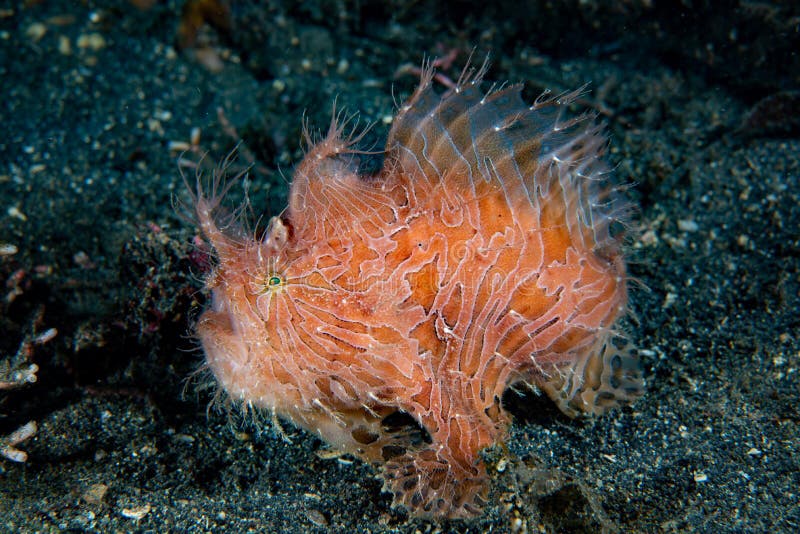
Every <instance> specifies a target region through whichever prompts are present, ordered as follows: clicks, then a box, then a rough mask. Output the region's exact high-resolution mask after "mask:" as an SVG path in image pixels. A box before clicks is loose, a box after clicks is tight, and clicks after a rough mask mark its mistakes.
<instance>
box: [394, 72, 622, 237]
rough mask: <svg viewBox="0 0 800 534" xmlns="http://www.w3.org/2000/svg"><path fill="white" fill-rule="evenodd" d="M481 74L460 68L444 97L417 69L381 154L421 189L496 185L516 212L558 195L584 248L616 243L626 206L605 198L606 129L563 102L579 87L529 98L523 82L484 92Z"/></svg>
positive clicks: (565, 216)
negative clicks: (614, 232)
mask: <svg viewBox="0 0 800 534" xmlns="http://www.w3.org/2000/svg"><path fill="white" fill-rule="evenodd" d="M484 71H485V66H484V67H483V68H481V69H479V70H478V71H477V72H475V71H474V69H473V70H466V71H465V74H463V75H462V77H461V79H460V80H459V82H458V84H457V85H456V87H455V88H453V89H451V90H448V91H446V92H445V93H444V94H442V95H441V96H440V95H438V94H437V93H436V92H435V91H434V88H433V82H432V78H433V71H432V70H431V69H430V68H427V69H423V74H422V77H421V80H420V85H419V87H418V88H417V89H416V91H415V92H414V93H413V94H412V96H411V97H410V98H409V99H408V101H407V102H406V103H405V104H404V105H403V106H402V107H401V108H400V110H399V111H398V113H397V116H396V118H395V120H394V124H393V126H392V129H391V131H390V133H389V138H388V141H387V144H386V148H387V160H388V161H394V162H395V164H397V165H399V166H400V167H401V168H402V169H403V170H404V171H405V172H407V173H411V174H414V175H415V178H414V179H415V181H416V186H417V187H425V186H426V185H427V186H428V187H429V188H430V189H433V188H434V187H436V185H437V184H441V183H442V182H447V185H450V186H453V187H455V188H456V190H458V191H464V192H466V191H469V190H472V191H475V192H476V193H478V191H476V189H477V190H479V191H483V192H485V191H486V190H487V187H488V188H489V189H493V190H502V191H503V193H504V194H505V196H506V199H507V202H508V205H509V207H510V208H511V209H512V212H515V213H519V211H518V210H520V209H530V207H531V206H532V207H533V208H534V209H535V210H536V211H537V212H538V211H540V210H539V208H540V202H542V201H544V200H547V199H551V198H554V197H560V198H561V199H562V200H563V208H562V209H563V210H564V211H563V213H562V219H563V220H564V223H565V224H566V225H567V226H568V227H569V232H570V234H571V235H572V236H573V238H576V239H580V240H584V241H586V245H587V246H588V248H590V249H595V248H602V247H604V246H606V245H612V244H614V240H613V239H611V238H610V235H609V225H610V222H611V221H613V220H614V219H615V218H616V217H617V215H619V213H620V212H621V211H623V210H622V209H621V208H620V207H619V206H617V205H616V203H615V200H614V198H613V197H614V195H611V198H607V197H609V194H608V193H609V192H610V191H611V190H610V188H609V187H608V186H607V185H606V183H605V179H604V175H605V173H606V170H607V167H606V165H605V164H604V162H603V161H602V160H601V159H600V158H599V156H600V154H601V153H602V151H603V148H604V146H605V137H604V135H603V133H602V127H601V126H598V125H596V124H594V123H593V121H591V120H586V119H587V118H590V116H589V115H586V114H584V115H580V116H577V117H574V118H567V113H566V108H567V106H568V105H569V104H570V103H571V102H572V101H574V99H575V98H576V97H577V96H578V95H579V94H580V93H581V91H582V90H583V89H582V88H581V89H579V90H577V91H573V92H570V93H565V94H562V95H558V96H550V95H548V94H547V93H545V94H543V95H542V96H540V97H539V98H538V99H537V100H536V101H535V102H534V103H533V104H532V105H527V104H525V103H524V102H523V100H522V96H521V90H522V85H521V84H515V85H509V86H501V87H500V88H497V89H496V90H495V88H494V86H493V87H492V89H490V90H489V91H488V92H483V91H482V90H481V88H480V82H481V80H482V76H483V74H484ZM442 189H443V190H444V191H446V190H447V189H448V188H447V187H445V188H442Z"/></svg>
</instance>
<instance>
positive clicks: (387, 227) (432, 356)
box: [193, 67, 643, 519]
mask: <svg viewBox="0 0 800 534" xmlns="http://www.w3.org/2000/svg"><path fill="white" fill-rule="evenodd" d="M484 73H485V67H484V68H481V69H469V68H468V69H465V72H464V74H462V76H461V78H460V79H459V81H458V83H457V84H456V85H455V87H454V88H452V89H450V90H447V91H445V92H443V93H442V94H439V93H438V92H437V91H436V90H435V88H434V84H433V83H432V80H433V75H434V72H433V69H432V68H429V67H428V68H424V69H423V72H422V75H421V80H420V84H419V86H418V87H417V88H416V90H415V91H414V93H413V94H412V95H411V97H410V98H409V99H408V100H407V101H406V102H405V103H404V104H403V105H402V107H400V109H399V110H398V111H397V114H396V116H395V118H394V120H393V125H392V127H391V130H390V132H389V135H388V140H387V142H386V147H385V152H384V164H383V168H382V169H381V170H380V171H378V172H376V173H375V174H373V175H369V176H364V175H361V174H359V172H358V162H359V161H358V157H359V152H358V150H356V148H355V146H354V143H355V142H356V141H357V139H355V138H354V136H352V135H351V136H347V135H345V130H346V126H347V124H346V123H347V121H340V120H338V119H337V117H336V116H334V119H333V121H332V124H331V126H330V129H329V131H328V133H327V135H326V136H325V137H324V138H322V139H321V140H319V141H317V142H311V140H310V136H308V137H309V148H308V150H307V152H306V155H305V157H304V159H303V160H302V161H301V162H300V164H299V165H298V166H297V168H296V170H295V172H294V176H293V181H292V184H291V188H290V193H289V205H288V207H287V208H286V210H285V211H284V212H283V213H282V214H281V215H280V216H277V217H273V218H272V219H271V221H270V223H269V225H268V227H267V228H266V230H265V232H264V233H263V234H259V235H255V233H254V232H249V231H247V230H246V229H244V228H243V227H242V226H241V225H240V224H239V223H238V222H237V221H236V220H235V217H232V216H231V215H230V214H227V213H226V212H225V210H224V209H223V208H222V207H221V199H222V197H223V196H224V189H225V188H224V187H223V186H222V183H221V181H222V180H223V178H221V177H220V176H219V174H221V173H217V175H215V177H214V178H213V180H212V182H213V183H212V184H210V185H209V184H204V183H203V180H202V179H198V186H197V190H196V191H194V192H193V200H194V208H195V212H196V218H197V221H198V225H199V227H200V229H201V231H202V233H203V235H204V236H205V238H206V239H207V241H208V242H209V243H210V245H211V246H212V247H213V250H214V256H215V258H216V266H215V268H214V270H213V273H212V274H211V275H210V276H209V277H208V279H207V289H208V290H209V291H210V295H211V297H210V304H209V306H208V308H207V309H206V310H205V311H204V313H203V314H202V316H201V317H200V318H199V320H198V322H197V326H196V332H197V336H198V337H199V339H200V341H201V343H202V346H203V349H204V352H205V358H206V365H207V367H208V369H210V371H211V373H212V374H213V376H214V377H215V379H216V381H217V382H218V383H219V385H220V386H221V388H222V390H224V392H225V393H226V394H227V396H228V397H229V398H230V399H231V400H232V401H233V402H234V403H238V404H241V405H245V406H247V407H250V408H260V409H263V410H265V411H268V412H271V413H273V414H275V415H277V416H278V417H280V418H282V419H284V420H287V421H290V422H291V423H293V424H294V425H296V426H299V427H302V428H304V429H306V430H308V431H310V432H314V433H316V434H317V435H318V436H320V437H321V438H322V439H323V440H324V441H326V442H327V443H328V444H329V445H330V446H331V447H332V448H334V449H335V450H337V451H339V452H341V453H346V454H351V455H353V456H356V457H358V458H361V459H363V460H364V461H367V462H369V463H371V464H373V465H375V466H376V467H377V468H378V469H379V470H380V472H381V474H382V476H383V480H384V490H385V491H388V492H390V493H391V494H392V496H393V499H394V504H395V505H398V506H402V507H404V508H405V509H406V510H407V511H408V512H409V514H410V515H411V516H413V517H426V518H434V519H439V518H460V517H470V516H475V515H478V514H480V513H481V510H482V508H483V507H484V506H485V504H486V502H487V499H488V488H489V478H488V475H487V472H486V467H485V465H484V464H483V461H482V459H481V456H480V453H481V451H482V450H484V449H486V448H487V447H491V446H492V445H494V444H497V443H501V442H502V441H503V440H504V439H505V437H506V435H507V433H508V428H509V425H510V423H511V421H510V416H509V414H508V413H507V411H506V410H505V408H504V406H503V404H502V401H501V399H502V396H503V392H504V391H505V390H506V389H507V388H509V387H510V386H514V385H519V384H528V385H530V386H532V387H533V388H535V389H538V390H539V391H541V392H544V393H545V394H546V395H548V396H549V397H550V398H551V399H552V400H553V401H555V403H556V404H557V405H558V407H559V408H560V409H561V411H562V412H564V413H565V414H567V415H569V416H571V417H574V416H576V415H578V414H590V415H598V414H602V413H604V412H606V411H608V410H609V409H611V408H614V407H615V406H618V405H620V404H624V403H628V402H631V401H633V400H635V399H637V398H638V397H639V396H641V394H642V391H643V379H642V372H641V369H640V364H639V361H638V356H637V351H636V349H635V348H634V346H633V345H632V343H631V342H629V341H628V340H627V337H626V335H625V334H624V333H623V332H622V331H621V329H620V327H619V326H618V320H619V319H620V317H622V316H623V315H624V314H625V312H626V308H627V299H628V297H627V275H626V269H625V262H624V259H623V256H622V247H621V238H620V237H619V236H618V235H616V232H615V229H616V227H617V226H619V225H618V224H616V223H618V222H624V219H625V213H626V211H627V208H628V205H627V204H626V203H625V202H624V201H623V200H622V199H621V198H620V194H619V192H618V191H617V190H615V188H614V187H613V186H611V185H610V184H609V182H608V181H607V178H606V174H607V171H608V167H607V166H606V165H605V164H604V163H603V161H602V159H601V155H602V152H603V150H604V147H605V144H606V140H605V137H604V135H603V132H602V127H601V126H599V125H597V124H595V123H594V122H593V120H592V119H591V118H590V117H587V116H586V115H584V116H579V117H572V118H570V117H569V116H568V112H567V106H568V105H569V104H570V103H571V102H572V101H574V99H575V98H576V97H577V95H578V92H577V91H576V92H573V93H568V94H564V95H560V96H549V95H547V94H545V95H542V96H540V97H539V98H538V99H537V100H536V101H535V102H533V104H532V105H529V104H525V103H524V102H523V100H522V97H521V86H519V85H509V86H503V87H500V88H499V89H496V90H495V89H494V88H493V89H491V90H489V91H488V92H485V91H483V90H482V89H481V87H480V84H481V81H482V78H483V75H484ZM334 115H335V114H334Z"/></svg>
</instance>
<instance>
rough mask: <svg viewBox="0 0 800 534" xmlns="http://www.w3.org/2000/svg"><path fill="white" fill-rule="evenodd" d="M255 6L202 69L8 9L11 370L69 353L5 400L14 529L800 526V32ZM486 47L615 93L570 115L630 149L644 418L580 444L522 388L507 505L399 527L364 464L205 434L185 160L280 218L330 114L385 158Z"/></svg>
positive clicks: (154, 25) (506, 467)
mask: <svg viewBox="0 0 800 534" xmlns="http://www.w3.org/2000/svg"><path fill="white" fill-rule="evenodd" d="M148 3H153V4H154V5H152V6H150V7H149V8H147V7H143V8H140V7H137V5H138V4H141V5H145V6H146V4H148ZM217 3H218V2H214V1H206V2H205V4H208V5H212V6H213V5H214V4H217ZM233 3H234V7H233V8H232V9H231V10H230V15H229V17H228V18H227V19H225V20H224V23H219V22H218V23H217V24H216V26H217V27H216V29H215V28H211V27H209V26H206V27H204V28H202V29H201V30H200V31H199V32H198V33H197V35H194V34H190V35H189V37H190V38H191V39H189V41H188V42H191V43H193V46H192V47H191V48H190V49H188V50H182V49H180V48H179V47H178V46H177V45H176V41H177V39H178V37H177V35H178V33H177V28H178V25H179V22H180V20H181V12H182V3H181V2H178V1H177V0H170V1H167V2H155V3H154V2H147V1H143V0H139V1H137V2H133V1H131V2H123V1H119V2H110V3H109V2H94V1H93V0H85V1H83V2H70V1H66V0H65V1H52V2H34V1H26V2H17V3H16V4H15V5H13V6H12V7H3V8H0V55H1V56H2V59H1V60H0V79H1V80H2V81H0V105H1V107H0V109H1V110H2V112H1V113H2V116H1V117H0V119H1V122H0V124H2V128H3V133H2V135H0V162H1V163H0V217H1V218H2V226H0V243H1V244H2V245H3V247H2V250H3V253H2V256H0V277H2V279H0V283H2V285H0V287H2V288H3V291H4V294H3V297H4V299H3V301H2V302H3V304H2V308H0V361H5V362H6V363H8V361H10V359H11V357H12V356H14V355H15V354H16V353H17V350H18V347H19V346H20V343H21V342H22V341H23V340H24V339H26V338H30V337H31V336H33V335H36V334H40V333H42V332H45V331H46V330H47V329H49V328H56V329H57V331H58V334H57V336H56V337H55V338H54V339H53V340H52V341H50V342H48V343H43V344H37V345H34V346H32V356H31V359H32V361H33V362H35V363H36V364H37V365H38V366H39V372H38V382H37V383H36V384H33V385H30V386H28V387H25V388H23V389H19V390H14V391H4V392H0V436H6V435H8V434H9V433H11V432H12V431H13V430H15V429H16V428H18V427H19V426H21V425H23V424H24V423H26V422H27V421H29V420H35V421H37V422H38V426H39V429H38V432H37V433H36V435H35V436H34V437H33V438H31V439H29V440H27V441H25V442H23V443H21V444H19V446H18V447H19V448H20V449H22V450H24V451H26V452H27V453H28V455H29V458H28V461H27V462H26V463H24V464H22V463H13V462H10V461H7V460H5V459H2V458H0V530H2V531H7V532H11V531H58V530H74V531H97V532H113V531H120V532H122V531H158V532H163V531H167V530H170V531H210V532H221V531H231V532H238V531H246V530H255V531H266V532H308V531H319V532H323V531H327V530H330V531H336V532H416V531H417V530H418V531H420V532H433V531H435V532H441V531H454V532H486V531H494V532H523V531H529V532H532V531H548V532H598V531H601V530H605V531H609V532H613V531H621V532H672V531H680V532H684V531H703V532H759V531H771V532H795V531H797V529H798V528H800V504H799V503H800V495H799V494H800V441H799V440H798V436H799V435H800V432H799V431H798V424H799V423H800V415H799V414H798V405H800V387H799V386H798V367H799V366H800V339H798V338H799V337H800V328H798V326H799V324H798V322H799V321H800V320H799V319H798V317H800V296H799V295H798V292H800V278H799V277H798V270H800V207H799V206H800V199H798V196H800V139H798V119H797V117H798V116H800V115H799V114H798V113H797V112H798V109H799V108H800V106H798V99H799V98H800V97H798V93H797V90H798V89H799V88H800V80H799V77H800V67H799V65H798V63H800V60H799V59H798V56H797V55H796V50H799V49H800V42H798V41H800V38H798V32H797V24H798V20H800V9H798V8H797V7H789V6H788V4H789V3H788V2H787V3H786V4H787V5H782V4H780V3H776V4H769V3H749V2H747V3H746V2H741V3H739V2H735V1H732V2H727V3H725V4H724V5H723V4H720V3H708V4H706V3H703V2H692V6H691V8H689V7H685V8H684V7H680V6H679V4H675V5H672V3H666V2H665V3H664V4H670V6H668V7H661V6H660V5H655V6H652V5H651V4H662V3H661V2H649V1H642V2H636V1H633V2H624V3H619V6H618V7H613V8H608V7H604V6H605V3H598V4H595V3H593V2H577V1H575V2H566V3H561V2H556V3H547V2H531V3H529V5H528V7H526V8H524V9H523V8H522V7H521V3H519V2H508V3H507V4H504V5H501V6H499V7H486V6H485V5H484V3H483V2H480V3H478V2H475V3H474V4H473V3H471V2H467V1H462V2H457V3H455V4H453V5H451V6H450V7H449V8H442V7H437V3H435V2H429V1H422V2H408V3H407V4H405V3H402V2H373V1H366V2H363V1H361V2H348V1H340V2H328V1H319V2H307V3H305V4H303V5H302V6H299V7H298V6H294V5H293V3H291V2H287V3H286V4H287V7H281V6H280V5H279V4H277V3H274V2H271V3H269V4H267V3H258V4H259V5H255V4H257V3H256V2H233ZM553 4H555V5H557V6H558V7H557V8H556V7H554V6H553ZM609 4H612V5H616V4H617V3H614V2H612V3H609ZM289 5H292V7H288V6H289ZM390 6H391V7H390ZM185 39H186V37H184V42H187V41H186V40H185ZM473 48H474V49H475V57H477V58H478V59H479V60H481V59H482V58H483V57H484V56H485V54H486V53H487V52H491V57H492V66H491V69H490V71H489V74H488V76H487V78H488V79H489V80H511V81H524V82H525V83H526V91H525V92H526V97H527V98H530V99H533V98H535V96H536V95H537V94H539V93H540V92H541V91H542V90H543V89H545V88H550V89H552V90H554V91H561V90H565V89H570V88H575V87H579V86H581V85H583V84H584V83H587V82H591V85H590V86H589V92H588V93H587V94H586V95H585V97H584V99H583V100H582V101H581V102H580V103H579V104H580V105H577V106H576V109H575V111H576V112H580V111H581V108H586V107H591V108H594V110H595V111H597V112H599V114H600V119H601V120H603V121H605V122H606V123H607V124H608V129H609V132H610V151H609V156H608V157H609V160H610V162H611V163H612V165H613V166H614V167H615V171H614V175H615V179H616V180H618V181H619V182H620V183H630V182H634V183H635V184H636V187H635V188H633V189H632V190H631V191H630V193H629V195H630V197H631V199H632V200H634V201H635V202H637V203H638V205H639V206H640V210H639V212H638V215H637V216H636V218H635V224H634V225H635V226H636V227H638V232H632V233H635V234H636V237H635V238H634V239H632V240H631V243H630V246H629V248H630V252H629V257H630V273H631V276H632V277H634V278H635V282H634V283H633V284H632V285H633V288H632V295H631V300H632V303H631V307H632V310H633V313H634V315H635V316H634V317H633V319H632V320H631V321H630V331H631V333H632V336H633V337H634V338H635V339H636V340H637V341H638V343H639V345H640V347H641V348H642V352H643V360H644V365H645V369H646V375H647V393H646V396H645V397H644V398H643V399H642V400H641V401H640V402H639V403H637V404H636V405H635V406H633V407H631V408H625V409H623V410H619V411H617V412H614V413H613V414H611V415H609V416H607V417H604V418H601V419H598V420H596V421H571V420H569V419H567V418H565V417H564V416H562V415H560V414H559V413H557V411H556V410H555V409H554V407H553V405H552V404H551V403H550V402H549V401H548V400H547V399H544V398H541V397H539V396H538V395H537V394H536V393H535V392H527V393H514V392H509V394H508V395H507V398H506V399H505V401H506V404H507V406H508V407H509V409H510V410H512V412H513V413H514V415H515V418H516V422H515V424H514V426H513V428H512V431H511V436H510V439H509V440H508V443H507V449H504V448H502V447H497V448H495V449H493V450H490V451H487V452H486V461H487V463H488V465H489V471H490V473H491V475H492V478H493V480H494V482H493V486H492V496H491V505H490V506H489V507H488V508H487V510H486V514H485V515H484V516H483V517H481V518H478V519H476V520H473V521H454V522H445V523H442V524H438V525H437V524H432V523H427V522H415V521H409V520H408V518H407V517H406V515H405V514H404V513H403V512H402V511H397V510H392V509H391V508H390V502H391V501H390V498H389V496H388V495H386V494H382V493H381V491H380V489H381V483H380V481H379V480H378V479H376V478H375V476H374V475H375V472H374V471H373V470H372V468H370V467H369V466H366V465H363V464H362V463H360V462H358V461H355V462H353V461H350V460H348V459H347V458H342V459H335V458H334V459H330V458H327V459H326V458H324V456H325V454H324V450H325V449H324V445H323V444H322V443H321V442H320V441H319V440H317V439H315V438H314V437H312V436H310V435H307V434H306V433H304V432H301V431H298V430H296V429H292V428H289V427H287V428H286V429H285V430H286V432H287V434H288V437H289V439H290V440H291V443H287V442H286V441H284V440H283V439H282V438H281V437H280V435H279V433H278V432H277V431H276V430H275V429H274V428H273V427H272V426H271V425H270V424H269V421H268V420H264V419H268V418H264V417H259V416H258V415H257V414H256V415H252V414H251V415H247V416H245V417H242V416H238V415H235V416H231V417H229V416H228V414H226V413H225V411H224V410H214V409H212V410H208V409H207V406H208V404H209V401H211V400H212V398H213V389H210V388H205V389H204V388H203V387H202V386H204V385H207V384H206V382H207V380H204V379H202V378H200V379H197V380H194V381H192V380H189V381H188V383H187V376H189V375H190V374H191V373H192V372H193V371H194V370H195V369H196V368H197V367H198V366H199V364H200V362H201V359H202V357H201V354H200V353H199V352H198V351H197V350H196V345H195V343H194V342H193V340H192V339H191V336H190V327H191V323H192V321H193V320H194V319H195V318H196V317H197V315H198V314H199V312H200V310H201V309H202V306H203V304H204V301H205V296H204V295H203V294H202V292H201V291H200V288H201V280H202V276H203V273H204V272H205V269H206V268H207V257H206V256H205V255H204V253H203V251H202V250H199V249H197V248H195V247H194V246H193V245H192V240H193V237H194V236H195V235H196V232H195V230H194V229H193V228H192V226H191V224H190V223H189V222H187V221H186V220H185V219H184V218H183V217H182V216H181V208H180V202H186V201H187V200H188V196H187V194H186V191H185V189H184V186H183V182H182V180H181V177H180V173H179V168H178V164H177V159H178V157H179V156H180V150H182V149H185V148H186V143H188V142H189V140H190V138H191V136H192V129H193V128H199V129H200V130H199V133H200V137H199V143H198V144H197V146H196V148H195V149H194V150H190V151H189V152H188V153H186V154H184V158H185V159H187V160H191V161H194V162H198V161H200V157H199V155H200V154H201V153H204V152H207V153H208V156H207V157H206V158H205V159H204V160H202V161H200V163H198V165H200V166H201V167H204V168H208V167H209V165H211V164H212V163H213V162H217V161H219V160H221V159H222V158H223V157H224V156H225V155H226V154H228V153H229V152H230V151H231V150H232V149H233V148H234V147H235V146H236V143H237V140H238V137H241V138H242V139H243V145H242V147H243V148H244V150H243V151H240V153H241V152H247V151H248V150H249V153H250V154H251V156H252V159H253V160H254V163H255V166H254V167H253V168H252V170H251V172H250V177H249V179H248V180H246V181H243V182H241V183H242V184H244V185H246V186H247V187H248V188H249V195H250V197H251V198H252V203H253V210H254V212H255V213H256V214H257V215H260V214H262V213H265V214H267V215H269V214H275V213H277V211H278V210H280V209H281V207H282V206H283V205H284V202H285V196H286V181H285V179H284V178H283V176H286V177H290V176H291V169H292V166H293V165H294V164H295V163H297V161H299V159H300V158H301V157H302V144H301V135H300V134H301V124H302V119H303V116H304V115H305V117H307V118H308V119H309V121H310V123H311V124H312V125H317V126H318V127H322V128H323V129H324V128H327V124H328V122H329V119H330V111H331V106H332V102H333V101H334V99H337V107H338V108H339V109H342V108H346V109H347V110H349V111H351V112H359V114H360V119H361V122H362V123H364V122H375V123H376V125H375V126H374V128H373V129H372V130H371V133H370V134H369V136H368V137H367V138H366V139H365V143H366V144H367V145H371V144H373V143H377V146H379V147H380V143H381V142H382V140H383V139H384V138H385V135H386V132H387V130H388V122H389V121H390V118H391V115H392V113H393V109H394V107H393V106H394V104H393V99H392V95H393V94H394V95H396V98H398V99H402V98H403V97H404V96H406V95H408V94H409V91H410V90H411V89H412V88H413V86H414V84H415V82H416V79H415V77H414V76H413V75H400V76H397V77H395V71H396V70H397V69H398V68H399V67H400V66H401V65H404V64H410V65H412V66H416V65H419V64H420V62H421V59H422V57H423V55H428V56H431V55H433V56H436V55H438V56H446V55H447V53H448V51H450V50H456V51H457V53H458V55H457V57H456V59H455V62H454V63H453V65H452V66H449V67H446V68H444V70H443V72H444V74H446V75H448V76H450V77H455V76H457V75H458V72H459V70H460V68H461V67H462V66H463V65H464V63H465V62H466V60H467V56H468V54H469V51H470V50H472V49H473ZM209 57H210V58H211V59H208V58H209ZM214 60H217V61H219V62H220V66H221V68H222V70H221V71H219V72H212V70H211V69H210V68H209V65H211V64H212V63H213V61H214ZM487 88H488V84H487ZM218 109H221V110H222V112H223V113H222V116H220V115H218V112H217V110H218ZM221 117H222V118H221ZM233 129H235V130H236V131H235V132H233V131H232V130H233ZM367 148H369V146H367ZM242 159H243V158H242V157H240V158H239V160H238V161H237V162H235V163H234V170H235V168H236V167H237V165H239V166H240V165H241V164H242ZM378 165H380V161H379V160H376V159H375V158H372V159H368V160H366V161H365V162H364V168H365V169H366V170H369V169H370V168H372V169H374V168H376V167H377V166H378ZM278 169H280V170H281V171H282V173H283V174H281V172H279V170H278ZM186 172H187V173H188V175H189V176H190V177H193V174H194V170H192V169H190V168H187V169H186ZM242 191H243V187H242V186H241V185H237V186H236V187H235V188H234V190H233V192H232V197H234V198H236V197H239V198H241V195H242ZM15 249H16V252H15V253H14V250H15ZM198 386H200V387H199V388H198Z"/></svg>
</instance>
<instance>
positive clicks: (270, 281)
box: [267, 276, 283, 287]
mask: <svg viewBox="0 0 800 534" xmlns="http://www.w3.org/2000/svg"><path fill="white" fill-rule="evenodd" d="M282 282H283V280H281V277H280V276H270V277H269V278H267V285H268V286H269V287H275V286H279V285H281V283H282Z"/></svg>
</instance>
